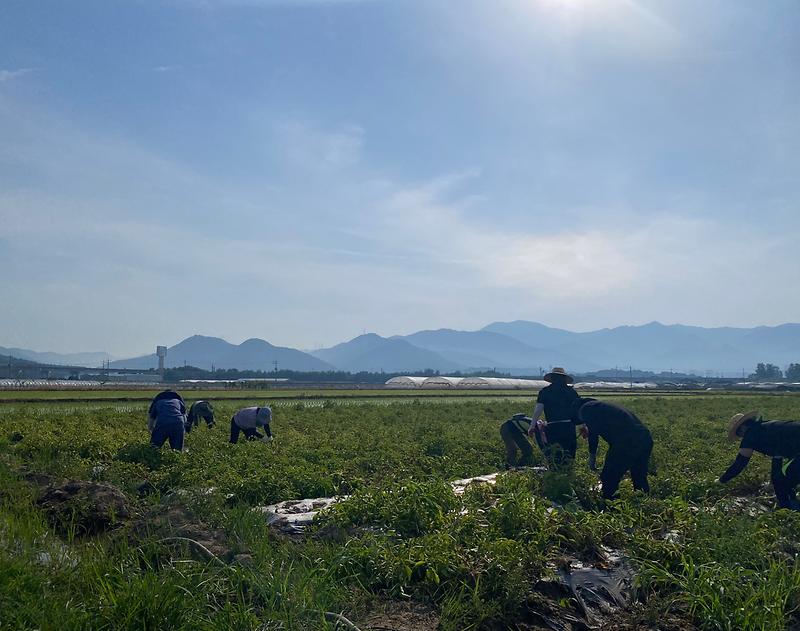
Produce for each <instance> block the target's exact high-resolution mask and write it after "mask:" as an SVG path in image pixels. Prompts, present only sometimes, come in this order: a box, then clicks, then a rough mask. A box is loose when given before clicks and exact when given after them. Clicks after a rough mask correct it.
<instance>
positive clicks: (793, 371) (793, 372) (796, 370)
mask: <svg viewBox="0 0 800 631" xmlns="http://www.w3.org/2000/svg"><path fill="white" fill-rule="evenodd" d="M786 378H787V379H791V380H792V381H800V364H789V367H788V368H787V369H786Z"/></svg>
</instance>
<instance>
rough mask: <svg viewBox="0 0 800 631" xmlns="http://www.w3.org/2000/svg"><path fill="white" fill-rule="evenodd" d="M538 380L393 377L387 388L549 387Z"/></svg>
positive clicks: (509, 388)
mask: <svg viewBox="0 0 800 631" xmlns="http://www.w3.org/2000/svg"><path fill="white" fill-rule="evenodd" d="M547 385H548V384H547V382H546V381H541V380H538V379H511V378H507V377H444V376H436V377H410V376H401V377H392V378H391V379H389V380H388V381H387V382H386V387H387V388H407V389H412V388H425V389H431V390H434V389H447V388H454V389H456V388H457V389H473V388H474V389H482V390H523V389H524V390H540V389H541V388H544V387H545V386H547Z"/></svg>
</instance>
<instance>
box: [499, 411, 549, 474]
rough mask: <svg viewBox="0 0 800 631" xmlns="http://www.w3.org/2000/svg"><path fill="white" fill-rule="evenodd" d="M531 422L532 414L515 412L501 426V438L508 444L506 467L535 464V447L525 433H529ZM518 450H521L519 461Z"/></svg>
mask: <svg viewBox="0 0 800 631" xmlns="http://www.w3.org/2000/svg"><path fill="white" fill-rule="evenodd" d="M531 422H532V419H531V417H530V416H525V415H524V414H515V415H514V416H513V417H511V418H510V419H508V420H507V421H506V422H505V423H503V424H502V425H501V426H500V438H502V439H503V444H505V446H506V469H511V468H512V467H529V466H531V465H532V464H533V447H531V444H530V443H529V442H528V439H527V438H525V434H527V433H529V432H528V429H529V428H530V427H531ZM537 439H538V436H537ZM540 446H541V445H540ZM517 450H519V451H520V452H521V453H520V458H519V461H517Z"/></svg>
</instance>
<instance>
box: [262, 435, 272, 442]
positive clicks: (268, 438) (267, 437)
mask: <svg viewBox="0 0 800 631" xmlns="http://www.w3.org/2000/svg"><path fill="white" fill-rule="evenodd" d="M261 440H262V441H263V442H265V443H271V442H272V436H264V438H262V439H261Z"/></svg>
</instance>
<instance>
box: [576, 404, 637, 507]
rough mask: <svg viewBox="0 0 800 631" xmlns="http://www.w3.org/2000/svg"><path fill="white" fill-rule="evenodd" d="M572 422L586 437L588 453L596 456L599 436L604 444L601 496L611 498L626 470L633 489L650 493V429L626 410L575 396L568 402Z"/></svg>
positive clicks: (615, 492)
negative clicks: (569, 403) (575, 398)
mask: <svg viewBox="0 0 800 631" xmlns="http://www.w3.org/2000/svg"><path fill="white" fill-rule="evenodd" d="M570 417H571V418H572V421H573V422H574V423H575V425H577V426H578V427H579V429H581V435H582V436H585V437H587V438H588V440H589V456H590V457H592V458H593V459H594V457H596V455H597V446H598V444H599V439H600V438H602V439H603V440H605V441H606V442H607V443H608V453H607V454H606V459H605V463H604V464H603V470H602V471H601V472H600V481H601V482H602V484H603V497H604V498H605V499H613V498H614V496H615V495H616V494H617V489H618V488H619V483H620V481H621V480H622V477H623V476H624V475H625V473H626V472H628V471H630V472H631V481H632V482H633V488H634V489H636V490H637V491H644V492H645V493H649V492H650V485H649V484H648V482H647V469H648V466H649V463H650V454H651V452H652V451H653V437H652V436H651V434H650V430H649V429H647V427H645V425H644V424H643V423H642V422H641V421H640V420H639V418H638V417H637V416H636V415H635V414H634V413H633V412H630V411H629V410H626V409H625V408H623V407H621V406H619V405H614V404H613V403H605V402H604V401H597V400H595V399H591V398H585V397H579V398H578V400H577V401H575V403H573V405H572V410H571V413H570Z"/></svg>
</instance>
